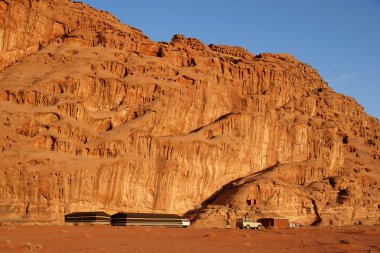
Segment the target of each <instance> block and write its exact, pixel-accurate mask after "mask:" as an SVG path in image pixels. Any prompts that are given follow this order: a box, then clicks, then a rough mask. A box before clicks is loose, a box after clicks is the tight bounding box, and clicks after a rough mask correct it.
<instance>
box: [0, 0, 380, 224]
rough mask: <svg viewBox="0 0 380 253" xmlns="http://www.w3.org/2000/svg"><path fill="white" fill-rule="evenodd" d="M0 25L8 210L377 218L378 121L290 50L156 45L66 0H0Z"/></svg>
mask: <svg viewBox="0 0 380 253" xmlns="http://www.w3.org/2000/svg"><path fill="white" fill-rule="evenodd" d="M0 24H1V26H0V70H1V71H0V110H1V114H0V126H1V131H0V204H1V205H0V213H1V216H0V218H1V219H2V220H16V221H22V222H26V221H35V220H38V221H62V220H63V215H64V214H66V213H70V212H74V211H81V210H105V211H107V212H110V213H112V212H116V211H135V212H138V211H144V212H175V213H179V214H183V213H187V214H188V215H189V216H191V217H192V218H193V219H194V220H195V225H196V226H219V227H225V226H226V225H227V224H228V223H231V225H233V222H234V219H235V218H236V217H241V216H251V217H254V218H260V217H264V216H285V217H288V218H289V219H290V220H291V221H294V222H298V223H302V224H305V225H310V224H322V225H344V224H376V223H379V214H380V211H379V204H380V199H379V198H380V196H379V189H380V188H379V182H380V180H379V168H380V140H379V135H380V125H379V122H378V120H377V119H375V118H372V117H370V116H368V115H367V114H366V113H365V112H364V111H363V108H362V107H361V106H360V105H358V104H357V103H356V102H355V101H354V100H353V99H352V98H349V97H346V96H343V95H340V94H337V93H335V92H334V91H333V90H332V89H331V88H329V87H328V84H327V83H326V82H325V81H324V80H322V78H321V77H320V76H319V74H318V72H317V71H316V70H314V69H312V68H311V67H310V66H308V65H307V64H304V63H302V62H300V61H298V60H297V59H295V58H294V57H292V56H290V55H287V54H280V55H275V54H259V55H256V56H255V55H254V54H252V53H250V52H248V51H247V50H245V49H243V48H240V47H229V46H224V45H219V46H218V45H210V46H208V45H205V44H204V43H202V42H201V41H199V40H197V39H193V38H186V37H184V36H183V35H175V36H174V37H173V39H172V41H171V42H169V43H164V42H162V43H156V42H153V41H151V40H150V39H149V38H148V37H146V36H145V35H144V34H143V33H142V32H141V31H139V30H137V29H135V28H132V27H129V26H126V25H123V24H121V23H119V22H118V20H117V19H116V18H114V17H113V16H111V15H110V14H108V13H106V12H102V11H97V10H95V9H93V8H91V7H89V6H87V5H85V4H82V3H74V2H71V1H69V0H65V1H62V0H61V1H58V0H39V1H37V0H29V1H26V0H12V1H10V0H0ZM195 207H197V208H196V210H193V209H194V208H195Z"/></svg>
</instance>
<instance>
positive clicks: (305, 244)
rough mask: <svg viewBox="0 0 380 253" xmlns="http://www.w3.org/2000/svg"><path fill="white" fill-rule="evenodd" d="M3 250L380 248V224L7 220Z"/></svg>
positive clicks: (0, 241) (0, 242)
mask: <svg viewBox="0 0 380 253" xmlns="http://www.w3.org/2000/svg"><path fill="white" fill-rule="evenodd" d="M0 252H41V253H42V252H53V253H59V252H65V253H66V252H131V253H143V252H164V253H170V252H176V253H177V252H197V253H201V252H208V253H211V252H218V253H221V252H228V253H231V252H380V227H364V226H359V227H340V228H316V227H307V228H299V229H270V230H269V229H267V230H260V231H258V230H239V229H197V228H188V229H185V228H162V227H111V226H101V225H92V226H91V225H83V226H68V225H66V226H65V225H63V226H42V225H2V226H0Z"/></svg>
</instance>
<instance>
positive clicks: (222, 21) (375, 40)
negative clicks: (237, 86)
mask: <svg viewBox="0 0 380 253" xmlns="http://www.w3.org/2000/svg"><path fill="white" fill-rule="evenodd" d="M82 1H83V2H84V3H87V4H89V5H91V6H93V7H95V8H97V9H102V10H107V11H109V12H110V13H112V14H114V15H115V16H116V17H117V18H119V19H120V20H121V21H122V22H123V23H125V24H128V25H130V26H133V27H136V28H138V29H140V30H142V31H143V32H144V34H146V35H147V36H149V37H150V38H151V39H152V40H154V41H170V40H171V37H172V36H173V35H174V34H184V35H185V36H186V37H195V38H198V39H199V40H201V41H203V42H204V43H206V44H211V43H213V44H226V45H238V46H242V47H244V48H246V49H248V50H249V51H251V52H252V53H254V54H259V53H263V52H272V53H290V54H292V55H294V56H295V57H297V58H298V59H299V60H301V61H303V62H306V63H308V64H309V65H311V66H312V67H313V68H315V69H317V70H318V71H319V73H320V74H321V75H322V77H323V78H324V79H325V80H326V81H327V82H328V83H329V85H330V86H331V87H332V88H333V89H334V90H335V91H337V92H339V93H343V94H345V95H348V96H351V97H354V98H355V99H356V100H357V101H358V102H359V103H360V104H361V105H363V106H364V107H365V110H366V112H368V113H369V114H370V115H372V116H375V117H377V118H380V0H233V1H232V0H191V1H190V0H188V1H186V0H177V1H176V0H159V1H158V0H113V1H105V0H82Z"/></svg>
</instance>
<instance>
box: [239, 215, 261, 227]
mask: <svg viewBox="0 0 380 253" xmlns="http://www.w3.org/2000/svg"><path fill="white" fill-rule="evenodd" d="M236 226H238V227H239V228H241V229H243V228H246V229H262V228H264V227H263V224H261V223H260V222H256V221H253V220H251V219H249V218H243V219H238V220H237V221H236Z"/></svg>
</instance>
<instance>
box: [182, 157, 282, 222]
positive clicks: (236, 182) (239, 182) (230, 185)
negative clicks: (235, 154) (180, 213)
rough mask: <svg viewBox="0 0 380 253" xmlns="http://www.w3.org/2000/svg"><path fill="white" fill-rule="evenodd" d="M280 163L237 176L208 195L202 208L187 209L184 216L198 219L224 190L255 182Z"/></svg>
mask: <svg viewBox="0 0 380 253" xmlns="http://www.w3.org/2000/svg"><path fill="white" fill-rule="evenodd" d="M278 164H279V163H277V164H275V165H273V166H271V167H269V168H266V169H263V170H260V171H258V172H255V173H253V174H250V175H248V176H245V177H240V178H237V179H234V180H233V181H231V182H229V183H227V184H225V185H224V186H222V188H220V189H219V190H218V191H216V192H215V193H213V194H212V195H211V196H210V197H208V198H207V199H205V200H204V201H203V202H202V203H201V204H200V206H201V207H200V208H198V209H193V210H189V211H187V212H186V213H185V214H184V216H185V217H190V216H193V219H191V220H192V221H194V220H196V219H197V214H200V213H203V212H204V211H205V209H206V208H207V206H208V205H210V204H212V203H213V202H214V201H215V200H217V198H218V197H219V196H220V195H222V194H223V193H224V192H226V191H227V190H231V189H234V188H235V189H238V187H240V186H242V185H244V184H246V183H250V182H253V181H255V179H256V178H257V177H258V176H261V175H263V174H266V173H269V172H272V171H273V170H274V169H275V167H276V166H277V165H278ZM194 215H195V216H194Z"/></svg>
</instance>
